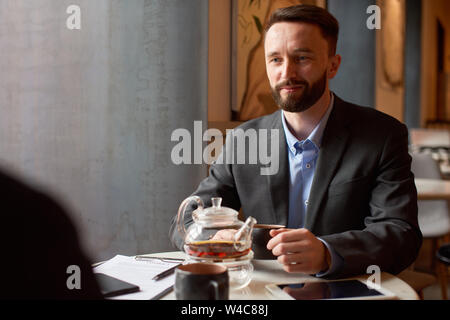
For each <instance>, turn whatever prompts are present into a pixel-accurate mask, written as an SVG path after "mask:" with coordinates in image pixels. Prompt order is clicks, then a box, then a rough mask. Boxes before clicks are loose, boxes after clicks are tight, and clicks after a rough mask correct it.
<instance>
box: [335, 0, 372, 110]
mask: <svg viewBox="0 0 450 320" xmlns="http://www.w3.org/2000/svg"><path fill="white" fill-rule="evenodd" d="M327 4H328V11H330V13H331V14H333V15H334V16H335V17H336V19H337V20H338V21H339V25H340V33H339V40H338V48H337V53H338V54H340V55H341V56H342V64H341V67H340V69H339V72H338V74H337V76H336V77H335V78H334V79H333V80H332V81H331V82H330V87H331V90H333V91H334V92H335V93H336V94H337V95H338V96H340V97H341V98H342V99H344V100H347V101H350V102H353V103H356V104H360V105H363V106H369V107H374V106H375V30H369V29H368V28H367V25H366V21H367V19H368V18H369V16H370V15H368V14H367V13H366V10H367V7H369V6H370V5H373V4H376V1H375V0H328V1H327Z"/></svg>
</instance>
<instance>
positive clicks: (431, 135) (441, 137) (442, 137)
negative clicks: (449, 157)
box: [410, 129, 450, 147]
mask: <svg viewBox="0 0 450 320" xmlns="http://www.w3.org/2000/svg"><path fill="white" fill-rule="evenodd" d="M410 134H411V144H412V145H414V146H419V147H448V146H450V133H449V131H448V130H441V129H411V130H410Z"/></svg>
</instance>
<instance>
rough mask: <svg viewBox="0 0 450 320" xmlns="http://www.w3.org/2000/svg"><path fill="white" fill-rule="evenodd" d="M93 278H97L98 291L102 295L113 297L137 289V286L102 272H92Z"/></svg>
mask: <svg viewBox="0 0 450 320" xmlns="http://www.w3.org/2000/svg"><path fill="white" fill-rule="evenodd" d="M94 275H95V278H96V279H97V282H98V285H99V287H100V291H101V292H102V294H103V297H105V298H109V297H115V296H119V295H122V294H126V293H133V292H137V291H139V287H138V286H136V285H134V284H131V283H128V282H125V281H122V280H119V279H116V278H113V277H111V276H108V275H106V274H103V273H94Z"/></svg>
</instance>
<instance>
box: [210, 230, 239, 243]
mask: <svg viewBox="0 0 450 320" xmlns="http://www.w3.org/2000/svg"><path fill="white" fill-rule="evenodd" d="M236 232H237V230H234V229H223V230H219V231H218V232H217V233H216V234H215V235H214V236H213V237H212V238H211V240H225V241H233V240H234V236H235V235H236Z"/></svg>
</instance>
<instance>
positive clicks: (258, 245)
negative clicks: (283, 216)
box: [252, 224, 285, 260]
mask: <svg viewBox="0 0 450 320" xmlns="http://www.w3.org/2000/svg"><path fill="white" fill-rule="evenodd" d="M281 228H285V226H281V225H276V224H255V226H254V227H253V233H252V238H253V239H252V250H253V253H254V256H253V258H254V259H263V260H274V259H276V258H277V256H274V255H273V254H272V251H271V250H268V249H267V242H269V240H270V239H272V237H271V236H270V233H269V232H270V230H273V229H281Z"/></svg>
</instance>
